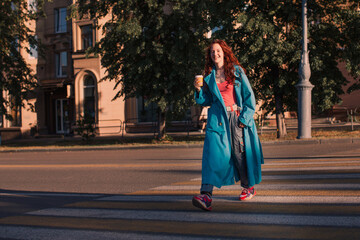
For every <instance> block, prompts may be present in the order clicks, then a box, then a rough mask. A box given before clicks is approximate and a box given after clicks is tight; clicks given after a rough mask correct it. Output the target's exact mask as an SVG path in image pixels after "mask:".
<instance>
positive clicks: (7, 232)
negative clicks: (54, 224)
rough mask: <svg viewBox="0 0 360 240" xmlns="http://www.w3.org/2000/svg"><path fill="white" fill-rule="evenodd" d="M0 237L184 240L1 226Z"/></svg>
mask: <svg viewBox="0 0 360 240" xmlns="http://www.w3.org/2000/svg"><path fill="white" fill-rule="evenodd" d="M1 236H5V237H6V239H19V240H23V239H44V240H49V239H51V240H64V239H66V240H79V239H86V240H99V239H106V240H119V239H137V240H139V239H146V240H169V239H171V240H184V236H175V235H169V234H157V235H154V234H146V233H133V232H113V231H94V230H76V229H54V228H51V229H49V228H46V227H36V228H34V227H22V226H1V228H0V239H1ZM186 239H187V240H208V239H209V237H200V236H196V237H191V236H186Z"/></svg>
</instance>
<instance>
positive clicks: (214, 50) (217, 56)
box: [210, 43, 224, 66]
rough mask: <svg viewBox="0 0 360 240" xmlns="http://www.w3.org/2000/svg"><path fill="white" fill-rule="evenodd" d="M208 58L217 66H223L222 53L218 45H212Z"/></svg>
mask: <svg viewBox="0 0 360 240" xmlns="http://www.w3.org/2000/svg"><path fill="white" fill-rule="evenodd" d="M210 56H211V60H212V61H213V62H214V63H215V64H216V65H217V66H223V65H224V52H223V50H222V48H221V47H220V45H219V44H218V43H214V44H213V45H212V46H211V48H210Z"/></svg>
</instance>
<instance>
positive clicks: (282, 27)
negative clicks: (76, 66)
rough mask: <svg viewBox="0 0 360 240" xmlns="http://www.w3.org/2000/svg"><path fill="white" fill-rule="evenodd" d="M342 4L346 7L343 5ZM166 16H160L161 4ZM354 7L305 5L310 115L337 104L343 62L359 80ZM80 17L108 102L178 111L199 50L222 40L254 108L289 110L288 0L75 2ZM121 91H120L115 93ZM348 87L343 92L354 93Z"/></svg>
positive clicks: (295, 64)
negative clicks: (92, 26) (92, 25)
mask: <svg viewBox="0 0 360 240" xmlns="http://www.w3.org/2000/svg"><path fill="white" fill-rule="evenodd" d="M345 3H349V5H347V6H345V5H344V4H345ZM169 4H170V5H171V8H172V11H171V12H168V13H167V14H164V9H165V8H166V7H167V5H169ZM358 4H359V0H349V1H340V0H334V1H328V0H317V1H308V11H309V16H308V20H309V50H310V64H311V71H312V75H311V78H310V81H311V83H312V84H313V85H315V88H314V89H313V90H312V95H313V98H312V100H313V106H314V110H315V111H316V112H321V111H324V110H326V109H329V108H330V107H331V106H333V105H334V104H336V103H338V102H339V101H340V99H339V95H340V94H341V93H343V91H342V86H343V85H344V84H346V83H347V80H346V79H345V78H344V76H343V75H342V74H341V72H340V71H339V69H338V68H337V66H338V63H339V62H340V61H345V62H346V63H347V67H348V69H349V71H350V72H351V74H352V76H353V77H354V78H356V77H358V76H359V42H360V41H359V36H360V34H359V26H360V25H359V12H358V11H357V8H358ZM74 10H75V12H78V13H80V17H81V16H82V15H85V14H90V17H91V18H94V19H96V20H97V22H98V23H101V19H104V17H105V16H106V15H110V19H109V20H108V21H106V22H105V23H104V24H102V25H101V26H99V27H102V29H103V31H104V34H105V37H104V38H102V39H101V41H100V42H99V43H97V45H96V47H95V49H94V52H96V53H98V54H100V55H101V62H102V65H103V66H104V67H105V68H106V76H105V78H104V80H110V81H116V86H118V87H119V88H118V92H117V94H116V96H115V98H116V97H119V96H125V97H134V96H144V97H146V98H147V100H149V101H151V102H156V103H158V105H159V106H160V108H161V111H162V112H164V111H168V110H169V107H170V106H172V107H173V108H172V109H174V110H177V111H181V110H186V109H187V108H188V107H189V105H190V103H191V102H192V98H193V95H192V94H193V86H192V81H193V78H194V75H195V74H198V73H200V72H201V69H202V67H203V59H204V47H205V46H206V44H207V43H208V42H209V39H206V37H205V36H206V33H207V32H208V31H210V30H213V34H212V38H221V39H224V40H226V41H227V42H228V43H229V44H230V45H231V46H232V47H233V50H234V52H235V54H236V55H237V57H238V59H239V60H240V63H241V64H242V65H243V66H244V67H245V69H247V73H248V75H249V78H250V81H251V82H252V85H253V87H254V92H255V94H256V95H257V99H260V100H262V109H265V110H266V111H268V112H273V111H274V110H276V111H275V112H276V114H283V112H284V111H287V110H288V111H295V110H296V106H297V89H296V87H295V85H296V84H297V83H298V81H299V76H298V69H299V63H300V55H301V50H302V49H301V40H302V35H301V29H302V28H301V1H295V0H282V1H280V0H251V1H237V0H228V1H221V0H208V1H203V0H183V1H180V0H171V1H165V0H157V1H155V0H128V1H111V0H103V1H87V0H78V1H77V2H76V6H75V8H74ZM120 86H121V87H120ZM359 86H360V84H355V85H354V86H353V87H352V88H350V91H351V90H354V89H356V88H357V87H359Z"/></svg>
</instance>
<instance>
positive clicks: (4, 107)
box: [0, 0, 43, 120]
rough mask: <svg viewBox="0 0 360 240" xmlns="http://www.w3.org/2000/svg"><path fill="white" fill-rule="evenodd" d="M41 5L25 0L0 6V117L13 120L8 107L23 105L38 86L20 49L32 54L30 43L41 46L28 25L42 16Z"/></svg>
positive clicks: (39, 0)
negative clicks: (31, 4) (30, 92)
mask: <svg viewBox="0 0 360 240" xmlns="http://www.w3.org/2000/svg"><path fill="white" fill-rule="evenodd" d="M42 6H43V0H38V1H34V5H33V6H29V5H28V1H26V0H13V1H10V0H3V1H1V3H0V88H1V89H2V94H0V114H3V115H4V116H5V117H7V118H8V119H10V120H12V117H11V115H10V114H9V113H8V107H10V108H14V107H19V106H24V101H23V100H24V99H25V100H26V97H27V94H28V93H29V91H31V90H33V89H34V87H36V85H37V84H36V79H35V76H34V73H33V72H32V70H31V68H30V66H29V64H28V63H27V62H26V60H25V59H24V57H23V56H22V55H21V52H20V50H21V49H25V50H26V51H27V52H29V51H30V49H29V47H26V46H28V44H31V45H32V46H38V41H37V38H36V36H35V35H34V34H35V33H34V32H32V31H31V30H30V29H29V26H28V23H29V21H31V20H36V19H37V18H38V17H39V16H41V15H42V14H43V11H42ZM35 9H36V10H35ZM4 93H5V94H4ZM7 96H10V99H9V97H7Z"/></svg>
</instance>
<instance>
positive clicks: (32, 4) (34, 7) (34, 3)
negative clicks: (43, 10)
mask: <svg viewBox="0 0 360 240" xmlns="http://www.w3.org/2000/svg"><path fill="white" fill-rule="evenodd" d="M28 10H29V11H30V12H31V13H36V11H37V1H36V0H29V1H28Z"/></svg>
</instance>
